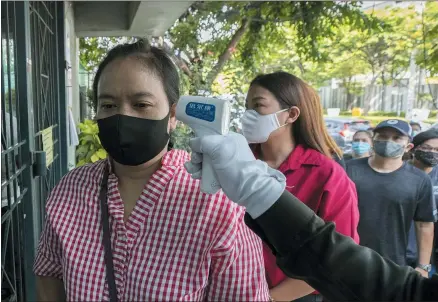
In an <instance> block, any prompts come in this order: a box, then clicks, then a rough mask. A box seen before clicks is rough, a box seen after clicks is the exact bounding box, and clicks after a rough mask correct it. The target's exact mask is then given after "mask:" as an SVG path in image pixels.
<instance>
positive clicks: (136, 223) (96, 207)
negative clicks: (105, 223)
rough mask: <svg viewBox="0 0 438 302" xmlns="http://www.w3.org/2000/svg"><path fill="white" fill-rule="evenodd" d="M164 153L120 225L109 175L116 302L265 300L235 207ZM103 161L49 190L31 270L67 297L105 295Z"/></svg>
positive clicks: (254, 249)
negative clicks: (58, 282) (59, 285)
mask: <svg viewBox="0 0 438 302" xmlns="http://www.w3.org/2000/svg"><path fill="white" fill-rule="evenodd" d="M187 160H189V155H188V154H187V153H186V152H184V151H180V150H173V151H170V152H168V153H166V155H165V156H164V157H163V160H162V167H161V168H160V169H159V170H158V171H157V172H155V173H154V175H153V176H152V177H151V179H150V180H149V182H148V184H147V185H146V186H145V187H144V189H143V192H142V194H141V196H140V197H139V199H138V201H137V204H136V206H135V208H134V210H133V211H132V214H131V215H130V217H129V220H128V221H127V222H126V223H125V222H124V220H123V213H124V207H123V201H122V199H121V197H120V194H119V191H118V183H117V182H118V181H117V177H116V176H115V175H114V174H113V173H111V174H110V176H109V180H108V210H109V214H110V225H111V227H110V229H111V233H112V234H111V242H112V249H113V258H114V270H115V278H116V285H117V290H118V299H119V301H151V300H154V301H205V300H208V301H218V300H220V301H269V290H268V287H267V284H266V279H265V270H264V266H263V256H262V243H261V241H260V239H259V238H258V237H256V235H254V233H252V231H251V230H250V229H248V228H247V227H246V225H245V223H244V221H243V217H244V209H243V208H241V207H239V206H237V205H235V204H234V203H233V202H231V201H230V200H228V199H227V198H226V197H225V195H224V194H223V193H222V192H219V193H217V194H215V195H206V194H203V193H201V192H200V189H199V188H200V184H199V181H197V180H193V179H192V178H191V176H190V175H189V174H188V173H187V172H186V171H185V169H184V167H183V164H184V163H185V162H186V161H187ZM105 164H106V161H101V162H98V163H95V164H92V165H87V166H83V167H80V168H78V169H75V170H73V171H72V172H71V173H69V174H68V175H67V176H65V177H64V178H63V179H62V180H61V182H60V183H59V184H58V185H57V186H56V188H55V189H54V190H53V191H52V193H51V196H50V198H49V200H48V202H47V219H46V223H45V228H44V230H43V233H42V236H41V240H40V245H39V248H38V253H37V257H36V260H35V265H34V271H35V274H36V275H39V276H50V277H55V278H59V279H62V280H63V282H64V287H65V291H66V295H67V300H69V301H108V300H109V293H108V284H107V282H106V281H105V278H106V273H105V263H104V257H103V254H104V248H103V243H102V227H101V216H100V203H99V199H98V195H99V189H100V188H99V184H100V181H101V179H102V176H103V168H104V165H105Z"/></svg>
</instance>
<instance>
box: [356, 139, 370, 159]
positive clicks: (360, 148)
mask: <svg viewBox="0 0 438 302" xmlns="http://www.w3.org/2000/svg"><path fill="white" fill-rule="evenodd" d="M351 148H352V149H353V152H354V153H355V154H356V155H359V156H360V155H364V154H365V153H368V152H370V150H371V145H370V144H369V143H364V142H353V143H352V144H351Z"/></svg>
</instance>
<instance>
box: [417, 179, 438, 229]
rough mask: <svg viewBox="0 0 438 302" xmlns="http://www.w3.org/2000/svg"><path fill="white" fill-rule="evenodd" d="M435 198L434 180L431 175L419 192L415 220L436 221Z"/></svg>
mask: <svg viewBox="0 0 438 302" xmlns="http://www.w3.org/2000/svg"><path fill="white" fill-rule="evenodd" d="M435 211H436V205H435V199H434V196H433V186H432V180H431V179H430V177H429V176H426V177H424V181H423V183H422V185H421V187H420V190H419V192H418V201H417V208H416V209H415V215H414V220H415V221H422V222H435V221H436V220H435Z"/></svg>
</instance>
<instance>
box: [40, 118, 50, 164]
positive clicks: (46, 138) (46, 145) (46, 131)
mask: <svg viewBox="0 0 438 302" xmlns="http://www.w3.org/2000/svg"><path fill="white" fill-rule="evenodd" d="M42 137H43V151H44V152H46V166H47V167H48V166H50V165H51V164H52V162H53V127H52V126H50V127H49V128H46V129H44V130H43V131H42Z"/></svg>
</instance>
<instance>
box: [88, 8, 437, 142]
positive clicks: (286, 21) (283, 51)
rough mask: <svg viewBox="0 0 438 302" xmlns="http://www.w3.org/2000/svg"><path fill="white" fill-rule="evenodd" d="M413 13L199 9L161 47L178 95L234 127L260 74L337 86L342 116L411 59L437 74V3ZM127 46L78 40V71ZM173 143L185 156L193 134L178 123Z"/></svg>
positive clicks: (182, 19) (394, 78)
mask: <svg viewBox="0 0 438 302" xmlns="http://www.w3.org/2000/svg"><path fill="white" fill-rule="evenodd" d="M417 8H418V6H417V7H415V6H409V7H406V6H405V7H398V6H392V7H385V8H381V9H374V8H372V9H370V10H368V11H363V10H361V9H360V5H359V4H357V3H355V2H341V1H333V2H327V1H313V2H292V1H272V2H265V1H251V2H249V1H236V2H235V1H229V2H215V1H198V2H194V3H193V4H192V5H191V6H190V8H189V9H188V10H187V12H186V13H185V14H184V15H182V16H181V17H180V18H179V19H178V20H177V22H176V23H175V25H174V26H173V27H172V28H171V29H170V30H169V31H168V32H167V33H166V35H165V36H164V37H162V39H161V40H160V41H161V42H160V43H161V46H162V47H163V48H164V49H165V50H166V51H167V52H168V53H169V54H170V55H171V56H172V58H173V59H174V61H175V63H176V64H177V66H178V67H179V69H180V72H181V79H182V81H181V82H182V83H181V84H182V93H183V94H189V93H190V94H203V95H221V96H222V97H227V98H229V99H230V100H231V102H232V104H233V123H234V124H233V125H234V126H238V122H237V120H238V117H239V116H240V114H241V113H242V112H243V110H244V96H245V94H246V91H247V89H248V86H249V83H250V81H251V79H252V78H254V77H255V76H256V75H257V74H259V73H268V72H273V71H277V70H280V69H281V70H285V71H288V72H290V73H293V74H296V75H297V76H299V77H301V78H303V79H304V80H305V81H307V82H309V83H310V84H311V85H313V86H314V87H319V86H326V85H327V83H328V81H329V80H331V79H333V78H334V79H337V82H338V83H340V87H343V88H345V91H346V93H347V103H348V107H349V108H351V107H353V106H354V105H355V103H354V102H355V100H356V99H357V97H358V96H361V95H363V94H364V91H365V89H364V88H365V86H367V85H371V87H375V86H377V85H383V84H396V83H400V79H402V78H403V77H404V75H405V73H406V72H407V71H408V66H409V63H410V60H411V58H412V54H413V53H415V54H416V56H415V59H416V61H417V63H418V64H420V66H422V67H423V68H426V69H427V70H429V71H430V72H431V73H435V74H436V73H437V72H438V66H437V64H438V63H437V62H438V48H437V38H438V3H437V2H432V1H431V2H427V3H426V4H425V10H424V11H423V13H421V11H419V10H418V9H417ZM129 39H131V38H129ZM129 39H128V38H83V39H81V40H80V43H81V50H80V59H81V62H82V64H83V65H84V67H85V68H86V69H87V70H89V71H95V70H96V67H97V64H98V62H100V61H101V60H102V59H103V57H104V56H105V54H106V53H107V51H108V50H109V48H111V47H112V46H114V45H116V44H118V43H121V42H127V41H129ZM365 75H369V77H368V79H367V80H364V79H365V78H366V77H365ZM368 91H370V92H369V95H366V96H365V103H366V104H365V105H366V106H365V107H366V108H365V109H366V110H365V111H368V109H369V107H370V106H369V105H370V104H369V100H370V96H371V95H372V89H371V90H370V89H368ZM422 100H426V98H425V97H422ZM172 135H173V138H172V139H173V141H174V144H175V146H177V147H179V148H181V147H183V148H185V147H186V145H187V141H188V139H187V137H190V135H192V132H191V130H190V129H188V128H186V127H184V126H181V125H180V126H178V128H177V130H176V131H175V132H174V133H173V134H172Z"/></svg>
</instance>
